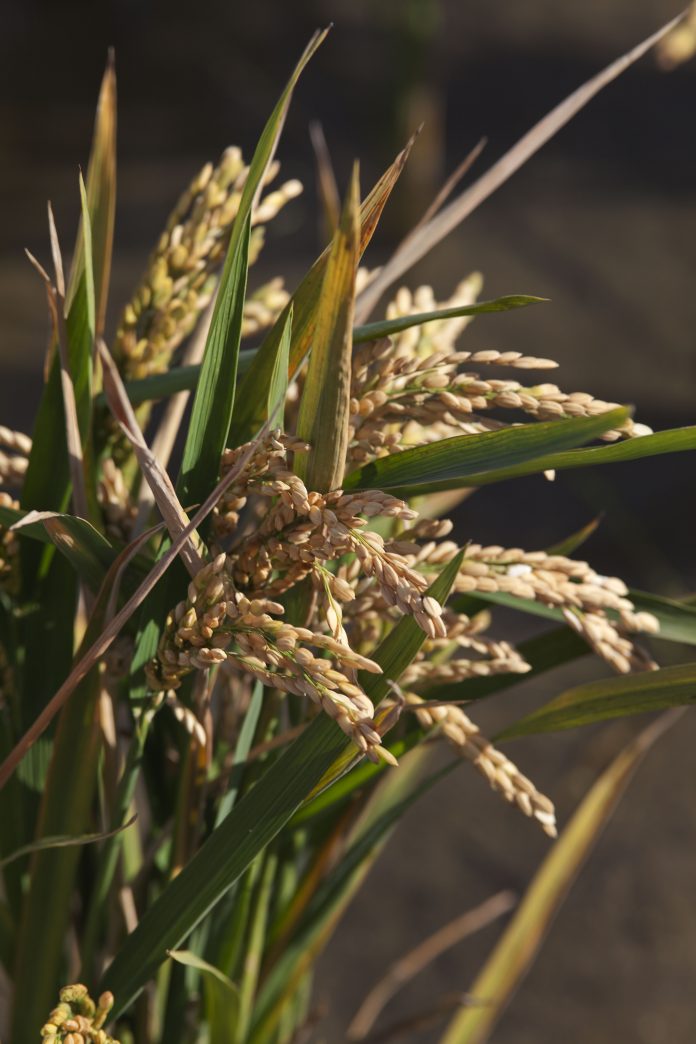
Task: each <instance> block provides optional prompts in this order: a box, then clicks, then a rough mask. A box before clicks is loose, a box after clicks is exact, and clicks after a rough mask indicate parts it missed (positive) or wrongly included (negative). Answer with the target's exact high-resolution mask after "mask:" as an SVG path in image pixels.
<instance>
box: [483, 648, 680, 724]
mask: <svg viewBox="0 0 696 1044" xmlns="http://www.w3.org/2000/svg"><path fill="white" fill-rule="evenodd" d="M691 703H696V663H685V664H680V665H679V666H678V667H663V668H661V670H659V671H644V672H642V673H641V674H629V675H620V676H619V677H616V678H605V679H603V680H601V681H596V682H589V683H588V684H587V685H578V686H577V688H574V689H569V690H568V691H567V692H564V693H561V695H560V696H557V697H556V699H554V700H551V702H550V703H547V704H545V706H543V707H540V708H539V710H536V711H534V712H533V713H532V714H528V715H527V716H526V717H524V718H522V719H521V720H520V721H517V722H515V724H514V725H511V726H510V727H509V728H507V729H504V730H503V731H502V732H501V733H499V734H498V736H497V737H496V739H497V740H506V739H514V738H516V737H517V736H529V735H531V734H532V733H535V732H560V731H561V730H564V729H576V728H578V727H579V726H580V725H593V724H594V723H595V722H597V721H608V720H609V719H611V718H624V717H627V716H628V715H631V714H646V713H647V712H648V711H656V710H665V709H666V708H667V707H679V706H684V705H687V704H691Z"/></svg>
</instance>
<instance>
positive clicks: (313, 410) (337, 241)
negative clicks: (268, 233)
mask: <svg viewBox="0 0 696 1044" xmlns="http://www.w3.org/2000/svg"><path fill="white" fill-rule="evenodd" d="M359 210H360V187H359V183H358V169H357V166H356V167H354V169H353V176H352V179H351V183H350V188H349V190H348V194H347V196H346V201H345V204H344V207H343V213H342V215H341V221H340V223H339V226H338V228H337V230H336V234H335V236H334V239H333V242H332V244H331V250H330V251H329V258H328V262H327V264H326V272H325V274H324V280H323V282H322V287H321V293H320V295H319V299H318V301H317V316H316V320H315V329H314V338H313V340H312V351H311V354H310V357H309V366H308V368H307V376H306V378H305V383H304V389H303V392H302V400H301V402H300V412H299V416H298V420H297V434H298V435H299V437H300V438H302V439H305V440H306V441H307V442H308V443H309V445H310V451H309V453H308V454H307V455H306V456H305V455H304V454H303V455H301V456H299V458H298V460H297V462H296V465H295V467H296V470H297V472H298V474H299V475H300V478H302V479H304V480H305V482H306V484H307V485H308V487H309V489H317V490H320V491H321V492H328V491H329V490H332V489H338V488H339V487H340V485H341V481H342V479H343V469H344V467H345V459H346V451H347V449H348V419H349V416H350V374H351V353H352V349H353V345H352V333H353V308H354V303H355V273H356V271H357V267H358V261H359V259H360V254H359V247H360V225H359Z"/></svg>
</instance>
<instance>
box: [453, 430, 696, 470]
mask: <svg viewBox="0 0 696 1044" xmlns="http://www.w3.org/2000/svg"><path fill="white" fill-rule="evenodd" d="M600 416H608V414H602V415H600ZM555 423H558V422H555ZM561 423H567V421H565V422H561ZM472 437H473V438H476V437H477V436H472ZM685 450H696V426H693V427H690V428H670V429H669V430H668V431H658V432H657V433H656V434H655V435H642V436H641V437H640V438H634V439H624V440H622V441H621V442H613V443H611V445H606V446H588V447H586V448H584V449H570V450H566V451H563V452H559V453H548V454H546V455H544V456H542V457H538V458H536V459H535V460H532V461H529V462H527V463H522V464H519V465H515V466H513V467H502V468H499V469H498V468H496V469H495V470H493V471H488V470H487V471H485V472H482V473H481V474H480V475H476V481H475V482H462V483H461V485H462V486H465V485H474V486H489V485H491V483H493V482H503V481H504V480H506V479H513V478H522V477H523V476H524V475H535V474H538V473H539V472H542V471H567V470H568V469H570V468H593V467H596V466H598V465H600V464H622V463H624V462H625V461H630V460H643V459H645V458H646V457H656V456H660V455H661V454H663V453H683V452H684V451H685Z"/></svg>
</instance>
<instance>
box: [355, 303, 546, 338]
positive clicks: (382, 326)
mask: <svg viewBox="0 0 696 1044" xmlns="http://www.w3.org/2000/svg"><path fill="white" fill-rule="evenodd" d="M546 300H547V298H546V297H530V296H529V295H528V294H508V295H507V296H506V297H497V298H495V300H493V301H477V302H476V303H475V304H467V305H457V306H456V308H440V309H437V310H435V311H433V312H417V313H416V314H415V315H402V316H399V318H398V319H384V320H383V321H382V322H379V323H367V324H366V325H365V326H356V327H355V329H354V330H353V343H354V344H362V343H363V341H376V340H378V339H379V338H380V337H392V336H393V335H394V334H398V333H401V332H402V331H403V330H410V329H411V327H412V326H422V325H423V324H424V323H432V322H433V321H434V320H442V319H457V318H458V317H459V316H460V315H486V314H488V313H489V312H509V311H511V310H512V309H513V308H526V307H527V306H528V305H533V304H541V303H542V302H543V301H546Z"/></svg>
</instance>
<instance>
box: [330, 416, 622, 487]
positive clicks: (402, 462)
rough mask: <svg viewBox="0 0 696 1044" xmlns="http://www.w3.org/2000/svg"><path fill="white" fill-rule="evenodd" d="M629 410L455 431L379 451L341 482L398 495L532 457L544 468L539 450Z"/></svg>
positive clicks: (588, 434) (590, 434) (476, 479)
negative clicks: (402, 447)
mask: <svg viewBox="0 0 696 1044" xmlns="http://www.w3.org/2000/svg"><path fill="white" fill-rule="evenodd" d="M628 416H629V411H628V410H627V409H625V408H620V409H616V410H611V411H610V412H608V413H602V414H600V415H598V416H595V417H578V418H573V419H572V420H560V421H547V422H544V423H542V424H525V425H521V426H519V427H509V428H500V429H499V430H498V431H489V432H484V433H483V434H482V435H456V436H455V437H454V438H451V439H443V440H442V441H441V442H434V443H429V444H428V445H426V446H415V447H413V448H412V449H406V450H404V451H403V452H402V453H394V454H392V455H391V456H388V457H380V458H379V459H378V460H375V461H372V463H370V464H366V465H365V466H364V467H362V468H360V469H358V470H357V471H353V472H351V474H350V475H348V476H347V478H346V479H345V482H344V488H345V489H382V490H389V491H390V492H395V493H396V495H397V496H422V495H423V494H425V493H435V492H438V491H440V490H445V489H458V488H460V487H462V486H477V485H480V484H481V476H482V475H483V476H484V480H485V477H486V475H490V474H491V473H493V474H496V475H497V474H507V473H508V472H512V471H515V470H516V468H517V467H518V466H520V465H522V466H524V465H525V464H528V463H529V462H533V470H536V471H541V470H544V469H545V468H546V465H544V466H543V468H542V467H541V465H538V461H539V459H542V454H548V453H549V452H550V451H551V450H560V449H564V448H567V447H570V446H577V445H579V444H580V443H581V442H587V441H588V440H589V439H593V438H596V437H597V436H599V435H601V434H603V433H604V432H605V431H609V430H610V429H611V428H615V427H617V426H619V425H620V424H622V423H623V422H624V421H625V420H626V419H627V417H628ZM555 455H557V454H555ZM543 459H548V457H546V458H543ZM493 469H495V471H493ZM491 481H493V480H491ZM397 491H398V492H397Z"/></svg>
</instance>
